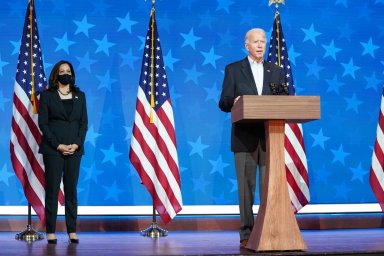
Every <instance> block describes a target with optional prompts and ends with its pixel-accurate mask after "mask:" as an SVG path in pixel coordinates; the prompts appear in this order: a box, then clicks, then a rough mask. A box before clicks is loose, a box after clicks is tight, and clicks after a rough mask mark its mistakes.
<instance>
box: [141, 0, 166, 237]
mask: <svg viewBox="0 0 384 256" xmlns="http://www.w3.org/2000/svg"><path fill="white" fill-rule="evenodd" d="M155 2H156V0H152V9H151V19H152V20H151V29H152V35H151V38H152V40H151V41H152V43H151V109H150V113H149V117H150V123H151V124H153V123H154V120H153V114H152V111H153V108H154V107H155V101H154V97H155V94H154V90H155V72H154V67H155V49H154V40H155V39H154V35H155V28H154V23H155ZM152 200H153V199H152ZM152 209H153V211H152V224H151V226H150V227H148V228H147V229H144V230H142V231H141V232H140V233H141V235H142V236H147V237H151V238H158V237H162V236H167V235H168V231H167V230H165V229H162V228H160V227H159V226H158V225H157V223H156V208H155V203H154V202H153V208H152Z"/></svg>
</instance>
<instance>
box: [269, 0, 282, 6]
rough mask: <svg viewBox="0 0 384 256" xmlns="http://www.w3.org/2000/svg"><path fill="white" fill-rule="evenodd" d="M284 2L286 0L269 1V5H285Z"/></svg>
mask: <svg viewBox="0 0 384 256" xmlns="http://www.w3.org/2000/svg"><path fill="white" fill-rule="evenodd" d="M284 2H285V0H269V3H268V4H269V6H271V4H273V3H276V4H277V5H278V4H279V3H281V4H285V3H284Z"/></svg>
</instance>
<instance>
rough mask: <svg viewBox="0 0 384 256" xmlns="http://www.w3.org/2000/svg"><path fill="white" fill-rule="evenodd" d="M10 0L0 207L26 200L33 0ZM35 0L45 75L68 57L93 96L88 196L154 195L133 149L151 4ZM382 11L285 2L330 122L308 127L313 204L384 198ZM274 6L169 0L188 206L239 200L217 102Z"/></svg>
mask: <svg viewBox="0 0 384 256" xmlns="http://www.w3.org/2000/svg"><path fill="white" fill-rule="evenodd" d="M1 4H2V6H1V8H0V31H1V40H0V120H1V126H0V205H25V204H26V201H25V198H24V195H23V192H22V190H21V186H20V183H19V181H18V180H17V177H16V176H15V175H14V172H13V169H12V166H11V163H10V156H9V137H10V126H11V114H12V113H11V112H12V95H13V86H14V79H15V72H16V66H17V59H18V52H19V47H20V39H21V34H22V27H23V22H24V15H25V11H26V6H27V0H21V1H20V0H12V1H10V0H5V1H2V3H1ZM35 7H36V14H37V22H38V26H39V31H40V39H41V47H42V52H43V58H44V65H45V70H46V75H49V72H50V70H51V68H52V65H53V64H54V63H55V62H57V61H58V60H60V59H66V60H69V61H71V62H72V63H73V64H74V66H75V70H76V72H77V73H76V75H77V84H78V85H79V86H80V87H81V88H82V89H83V90H84V91H85V92H86V95H87V100H88V102H87V103H88V113H89V131H88V134H87V138H86V143H85V149H86V155H85V157H84V158H83V161H82V165H81V175H80V180H79V203H80V205H90V206H92V205H105V206H112V205H151V203H152V201H151V199H150V197H149V195H148V193H147V191H146V190H145V188H144V187H143V186H142V185H141V184H140V181H139V178H138V175H137V173H136V171H135V170H134V169H133V168H132V166H131V165H130V163H129V160H128V149H129V143H130V135H131V130H132V124H133V118H134V111H135V101H136V93H137V87H138V80H139V76H140V67H141V59H142V53H143V42H144V37H145V34H146V32H147V26H148V22H149V15H150V8H151V2H150V1H144V0H136V1H133V0H132V1H126V0H113V1H107V0H95V1H93V0H92V1H90V0H89V1H88V0H81V1H75V0H67V1H56V0H45V1H43V0H35ZM383 11H384V1H383V0H375V1H373V0H370V1H352V0H333V1H315V0H301V1H300V0H297V1H293V0H287V1H286V6H281V7H280V13H281V19H282V26H283V30H284V35H285V39H286V41H287V47H288V48H289V57H290V60H291V63H292V69H293V75H294V77H295V84H296V89H297V90H296V92H297V94H298V95H320V96H321V120H320V121H315V122H311V123H308V124H305V125H304V126H303V128H304V140H305V145H306V150H307V157H308V168H309V178H310V192H311V203H312V204H324V203H368V202H376V200H375V198H374V196H373V193H372V191H371V189H370V186H369V181H368V178H369V168H370V164H371V156H372V147H373V143H374V140H375V136H376V134H375V133H376V125H377V119H378V113H379V105H380V100H381V92H382V85H383V80H384V72H383V68H384V61H383V60H384V47H383V46H382V41H383V39H384V26H383V25H382V16H383ZM274 12H275V8H274V7H268V1H267V0H263V1H255V0H253V1H235V0H233V1H231V0H216V1H214V0H208V1H198V0H173V1H165V0H157V2H156V14H157V23H158V28H159V35H160V39H161V45H162V50H163V54H164V60H165V64H166V71H167V75H168V81H169V85H170V88H171V99H172V102H173V105H174V113H175V124H176V135H177V145H178V153H179V164H180V171H181V183H182V184H181V185H182V195H183V200H184V204H185V205H201V204H203V205H204V204H205V205H217V204H228V205H233V204H237V185H236V177H235V171H234V165H233V155H232V153H231V152H230V149H229V142H230V140H229V138H230V115H229V114H225V113H222V112H221V111H220V110H219V109H218V106H217V104H218V99H219V95H220V90H221V84H222V80H223V70H224V67H225V65H226V64H228V63H230V62H233V61H236V60H239V59H242V58H244V57H245V55H246V52H245V50H244V47H243V46H244V34H245V33H246V31H247V30H248V29H250V28H252V27H262V28H264V29H265V30H266V31H267V34H268V37H269V35H270V33H271V31H272V24H273V18H274ZM380 17H381V18H380ZM268 44H269V42H268Z"/></svg>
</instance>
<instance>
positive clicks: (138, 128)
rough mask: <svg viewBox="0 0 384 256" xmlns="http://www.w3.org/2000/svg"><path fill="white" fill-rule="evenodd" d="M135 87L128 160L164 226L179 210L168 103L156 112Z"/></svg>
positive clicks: (172, 125)
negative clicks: (150, 115)
mask: <svg viewBox="0 0 384 256" xmlns="http://www.w3.org/2000/svg"><path fill="white" fill-rule="evenodd" d="M150 110H151V106H150V104H149V102H148V100H147V98H146V96H145V93H144V91H143V90H142V88H141V87H140V86H139V89H138V95H137V102H136V113H135V122H134V127H133V134H132V138H131V148H130V153H129V158H130V160H131V163H132V164H133V166H134V167H135V168H136V170H137V171H138V173H139V176H140V179H141V181H142V182H143V184H144V185H145V187H146V188H147V189H148V191H149V192H150V194H151V196H152V198H153V201H154V202H153V203H154V205H155V208H156V210H157V212H158V213H159V215H160V217H161V218H162V220H163V222H164V223H168V222H169V221H170V220H171V219H172V218H173V217H175V216H176V214H177V213H178V212H179V211H180V210H181V209H182V205H183V203H182V197H181V189H180V174H179V166H178V157H177V150H176V137H175V127H174V117H173V110H172V106H171V102H170V99H168V100H167V101H165V102H164V103H163V104H162V106H161V107H160V108H159V109H158V110H157V111H154V110H152V115H153V120H154V123H150V118H149V113H150Z"/></svg>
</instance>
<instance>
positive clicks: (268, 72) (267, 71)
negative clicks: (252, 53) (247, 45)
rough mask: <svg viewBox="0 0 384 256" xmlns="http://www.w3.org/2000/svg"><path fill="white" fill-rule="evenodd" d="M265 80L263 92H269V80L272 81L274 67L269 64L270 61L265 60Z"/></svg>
mask: <svg viewBox="0 0 384 256" xmlns="http://www.w3.org/2000/svg"><path fill="white" fill-rule="evenodd" d="M263 66H264V81H263V93H262V94H268V93H267V92H268V91H269V82H270V81H271V76H272V69H271V67H270V65H269V62H267V61H264V65H263Z"/></svg>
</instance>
